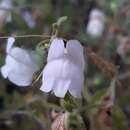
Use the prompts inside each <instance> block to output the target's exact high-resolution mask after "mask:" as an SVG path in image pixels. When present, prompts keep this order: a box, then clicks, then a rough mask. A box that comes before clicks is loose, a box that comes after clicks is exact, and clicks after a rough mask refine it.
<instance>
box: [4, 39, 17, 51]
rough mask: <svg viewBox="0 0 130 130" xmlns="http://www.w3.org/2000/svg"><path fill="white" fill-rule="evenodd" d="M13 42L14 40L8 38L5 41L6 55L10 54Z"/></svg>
mask: <svg viewBox="0 0 130 130" xmlns="http://www.w3.org/2000/svg"><path fill="white" fill-rule="evenodd" d="M14 42H15V39H14V38H13V37H9V38H8V40H7V46H6V53H9V52H10V50H11V49H12V47H13V44H14Z"/></svg>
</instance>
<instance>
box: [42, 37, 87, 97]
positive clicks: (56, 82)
mask: <svg viewBox="0 0 130 130" xmlns="http://www.w3.org/2000/svg"><path fill="white" fill-rule="evenodd" d="M47 61H48V63H47V65H46V66H45V68H44V70H43V77H42V78H43V79H42V80H43V84H42V86H41V88H40V89H41V90H42V91H44V92H50V91H53V92H54V94H55V95H56V96H57V97H64V96H65V94H66V92H67V91H69V92H70V94H71V95H73V96H74V97H80V96H81V91H82V88H83V85H84V64H85V62H84V56H83V47H82V46H81V44H80V43H79V41H77V40H70V41H68V42H67V43H66V47H65V43H64V41H63V40H62V39H58V38H56V39H54V40H53V41H52V44H51V46H50V49H49V52H48V58H47Z"/></svg>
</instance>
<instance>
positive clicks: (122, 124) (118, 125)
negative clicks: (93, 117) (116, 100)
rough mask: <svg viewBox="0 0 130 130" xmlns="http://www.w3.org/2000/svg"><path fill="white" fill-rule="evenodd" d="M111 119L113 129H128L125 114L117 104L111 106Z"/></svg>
mask: <svg viewBox="0 0 130 130" xmlns="http://www.w3.org/2000/svg"><path fill="white" fill-rule="evenodd" d="M112 119H113V124H114V125H113V126H114V127H115V128H114V130H129V128H128V122H127V118H126V115H125V113H124V112H123V111H122V110H121V108H120V107H119V106H117V105H116V106H114V108H113V111H112Z"/></svg>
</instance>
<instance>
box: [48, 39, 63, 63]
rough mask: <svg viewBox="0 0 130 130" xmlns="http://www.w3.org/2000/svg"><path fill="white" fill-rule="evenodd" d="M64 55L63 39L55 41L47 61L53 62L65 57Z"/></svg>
mask: <svg viewBox="0 0 130 130" xmlns="http://www.w3.org/2000/svg"><path fill="white" fill-rule="evenodd" d="M63 55H64V42H63V40H62V39H58V38H56V39H54V40H53V41H52V43H51V46H50V48H49V52H48V57H47V61H52V60H55V59H58V58H61V57H63Z"/></svg>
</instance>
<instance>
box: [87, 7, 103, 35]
mask: <svg viewBox="0 0 130 130" xmlns="http://www.w3.org/2000/svg"><path fill="white" fill-rule="evenodd" d="M104 22H105V15H104V13H103V12H102V11H100V10H98V9H94V10H92V12H91V13H90V20H89V22H88V25H87V28H86V32H87V33H88V34H89V35H91V36H94V37H99V36H101V35H102V33H103V30H104Z"/></svg>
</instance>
